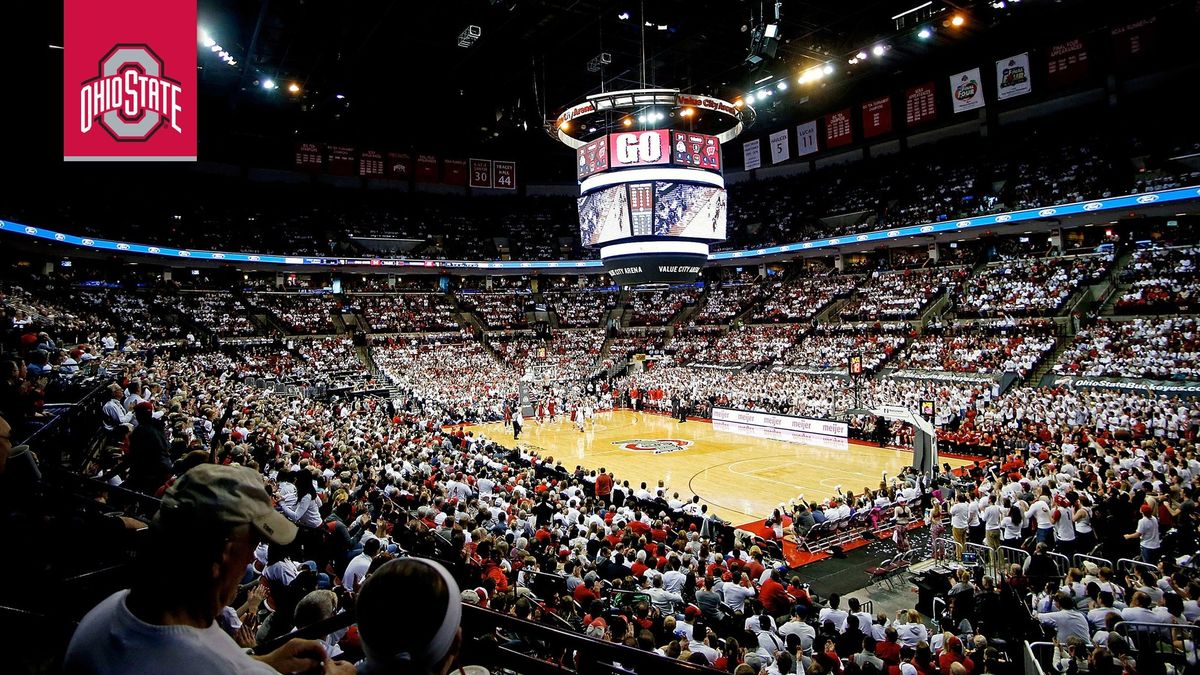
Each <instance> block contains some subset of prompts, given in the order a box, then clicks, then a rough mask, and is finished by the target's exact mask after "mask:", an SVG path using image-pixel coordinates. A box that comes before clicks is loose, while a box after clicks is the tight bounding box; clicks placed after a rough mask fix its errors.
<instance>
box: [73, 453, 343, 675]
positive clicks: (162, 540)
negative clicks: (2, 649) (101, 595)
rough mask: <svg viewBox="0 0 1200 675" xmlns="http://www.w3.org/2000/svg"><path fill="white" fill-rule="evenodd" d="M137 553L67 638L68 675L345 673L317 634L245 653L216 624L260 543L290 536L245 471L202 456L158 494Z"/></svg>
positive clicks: (257, 481)
mask: <svg viewBox="0 0 1200 675" xmlns="http://www.w3.org/2000/svg"><path fill="white" fill-rule="evenodd" d="M148 535H149V536H148V537H147V540H146V541H145V549H144V550H143V551H141V552H140V554H139V556H138V565H137V570H136V573H135V576H134V580H133V584H132V588H130V589H128V590H122V591H118V592H116V593H114V594H113V595H111V596H109V597H108V598H107V599H105V600H103V601H102V602H101V603H100V604H99V605H97V606H96V607H95V608H93V609H92V611H90V612H88V614H87V616H85V617H84V618H83V621H82V622H80V624H79V628H78V629H77V630H76V631H75V635H74V636H73V637H72V638H71V643H70V645H69V646H68V647H67V654H66V657H65V659H64V671H65V672H67V673H158V672H168V671H170V672H172V673H263V674H269V673H274V672H277V671H278V672H285V673H286V672H296V671H304V672H313V671H314V670H315V671H317V672H320V671H322V670H323V671H324V672H326V673H353V672H354V667H353V666H352V665H351V664H348V663H341V662H334V661H331V660H330V659H329V657H328V656H327V654H326V652H325V648H324V647H323V646H322V644H321V643H320V642H319V641H316V640H299V639H296V640H291V641H290V642H288V643H287V644H285V645H284V646H283V647H280V648H279V649H277V650H275V651H273V652H271V653H270V654H266V655H264V656H257V657H252V656H250V655H248V654H247V653H246V652H245V651H244V650H242V648H240V647H239V646H238V644H237V643H236V642H234V641H233V638H231V637H230V636H229V634H228V633H226V632H225V631H224V629H222V628H221V626H220V625H219V624H218V623H216V622H215V618H216V617H217V615H218V614H220V613H221V611H222V610H223V609H224V608H225V607H226V606H229V605H231V604H232V603H233V602H234V598H235V597H236V596H237V594H238V586H239V582H240V581H241V579H242V577H243V576H244V575H245V573H246V568H247V566H248V565H249V564H250V563H251V562H252V561H253V560H254V552H255V549H256V548H257V547H258V545H259V544H260V543H262V542H264V541H269V542H273V543H276V544H288V543H291V541H292V540H293V539H295V537H296V526H295V525H293V524H292V523H291V522H290V521H289V520H288V519H287V518H285V517H284V516H283V515H281V514H280V513H278V512H276V511H275V509H274V507H273V506H272V503H271V498H270V497H269V496H268V495H267V491H266V489H265V488H264V487H263V481H262V477H261V476H259V474H257V473H256V472H255V471H253V470H252V469H248V468H245V467H235V466H218V465H215V464H202V465H199V466H196V467H193V468H192V469H191V470H189V471H187V472H186V473H184V474H183V475H182V476H180V477H179V479H178V480H177V481H175V483H174V484H173V485H172V486H171V487H170V489H168V490H167V492H166V494H165V495H163V499H162V505H161V506H160V507H159V510H158V513H156V514H155V516H154V519H153V521H151V524H150V528H149V532H148Z"/></svg>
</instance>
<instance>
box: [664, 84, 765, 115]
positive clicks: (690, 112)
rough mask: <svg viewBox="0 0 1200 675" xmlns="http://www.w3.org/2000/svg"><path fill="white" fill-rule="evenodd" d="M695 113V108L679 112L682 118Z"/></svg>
mask: <svg viewBox="0 0 1200 675" xmlns="http://www.w3.org/2000/svg"><path fill="white" fill-rule="evenodd" d="M780 84H782V83H780ZM695 112H696V111H695V109H694V108H684V109H683V110H681V111H680V112H679V115H680V116H681V117H691V116H692V114H693V113H695Z"/></svg>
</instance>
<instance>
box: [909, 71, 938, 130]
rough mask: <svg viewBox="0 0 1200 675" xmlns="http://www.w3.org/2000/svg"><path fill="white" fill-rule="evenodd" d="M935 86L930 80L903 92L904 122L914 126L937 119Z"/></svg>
mask: <svg viewBox="0 0 1200 675" xmlns="http://www.w3.org/2000/svg"><path fill="white" fill-rule="evenodd" d="M936 93H937V87H936V86H935V85H934V84H933V83H932V82H926V83H925V84H921V85H917V86H915V87H912V88H910V89H907V90H906V91H905V92H904V124H905V125H906V126H910V127H912V126H916V125H918V124H920V123H922V122H929V121H931V120H935V119H937V96H936Z"/></svg>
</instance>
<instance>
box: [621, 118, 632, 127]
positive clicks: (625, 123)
mask: <svg viewBox="0 0 1200 675" xmlns="http://www.w3.org/2000/svg"><path fill="white" fill-rule="evenodd" d="M621 124H624V125H625V126H627V127H628V126H633V120H632V119H630V118H628V117H626V118H625V119H623V120H621Z"/></svg>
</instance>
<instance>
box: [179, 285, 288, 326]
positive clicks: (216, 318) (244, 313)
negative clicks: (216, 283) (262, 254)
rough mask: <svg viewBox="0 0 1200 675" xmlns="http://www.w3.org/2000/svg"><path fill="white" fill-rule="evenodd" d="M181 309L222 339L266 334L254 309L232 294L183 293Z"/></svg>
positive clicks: (181, 294) (211, 292)
mask: <svg viewBox="0 0 1200 675" xmlns="http://www.w3.org/2000/svg"><path fill="white" fill-rule="evenodd" d="M176 299H177V300H178V305H177V308H178V309H179V310H180V311H181V312H182V313H183V314H184V315H186V316H187V317H188V319H190V320H191V321H192V322H193V323H195V324H196V325H198V326H203V327H204V328H205V329H206V330H210V331H212V332H213V333H215V334H217V335H221V336H228V337H249V336H253V335H263V334H264V333H266V332H267V331H265V330H264V329H263V328H261V327H260V326H259V325H258V324H256V323H255V322H254V320H253V319H252V318H251V316H250V312H251V310H250V308H249V307H247V306H246V303H244V302H242V301H241V299H239V298H237V297H235V296H234V295H233V294H232V293H230V292H228V291H203V292H181V293H179V294H178V296H177V298H176Z"/></svg>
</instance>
